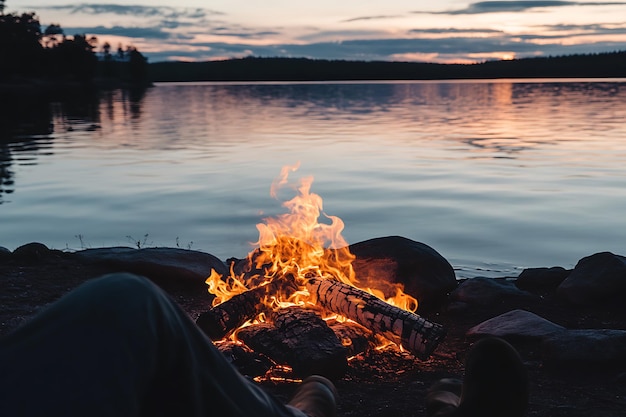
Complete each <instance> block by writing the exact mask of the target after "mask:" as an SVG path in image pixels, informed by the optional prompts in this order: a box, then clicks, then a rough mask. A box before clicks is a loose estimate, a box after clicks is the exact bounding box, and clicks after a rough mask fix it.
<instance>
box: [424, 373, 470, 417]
mask: <svg viewBox="0 0 626 417" xmlns="http://www.w3.org/2000/svg"><path fill="white" fill-rule="evenodd" d="M462 388H463V381H461V380H460V379H455V378H444V379H441V380H439V381H437V382H435V383H434V384H433V385H432V386H431V387H430V389H429V390H428V394H427V395H426V415H427V416H428V417H443V416H450V415H452V413H453V412H454V411H455V410H456V409H457V408H458V407H459V404H460V402H461V391H462Z"/></svg>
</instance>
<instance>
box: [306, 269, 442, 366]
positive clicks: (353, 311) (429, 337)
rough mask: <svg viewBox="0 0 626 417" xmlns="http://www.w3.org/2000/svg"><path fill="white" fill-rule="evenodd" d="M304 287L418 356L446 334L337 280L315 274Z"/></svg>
mask: <svg viewBox="0 0 626 417" xmlns="http://www.w3.org/2000/svg"><path fill="white" fill-rule="evenodd" d="M306 287H307V290H308V291H309V293H310V294H311V297H312V299H313V302H314V303H316V304H317V305H319V306H321V307H323V308H325V309H327V310H329V311H332V312H334V313H337V314H341V315H343V316H344V317H347V318H349V319H351V320H354V321H355V322H357V323H359V324H361V325H362V326H365V327H366V328H368V329H370V330H372V331H373V332H374V333H377V334H380V335H382V336H384V337H385V338H387V339H389V340H391V341H393V342H395V343H398V344H401V345H402V346H403V347H404V348H405V349H407V350H409V351H410V352H411V353H413V354H414V355H415V356H417V357H418V358H419V359H422V360H425V359H428V357H429V356H430V355H431V353H432V352H433V351H434V350H435V348H436V347H437V345H438V344H439V342H440V341H441V339H443V337H444V336H445V330H444V328H443V327H442V326H441V325H439V324H436V323H433V322H430V321H428V320H426V319H424V318H422V317H420V316H419V315H417V314H415V313H411V312H410V311H406V310H403V309H401V308H398V307H395V306H393V305H391V304H389V303H387V302H385V301H383V300H381V299H380V298H377V297H375V296H373V295H372V294H370V293H367V292H365V291H363V290H360V289H358V288H356V287H353V286H351V285H348V284H344V283H342V282H340V281H337V280H334V279H321V278H317V277H314V278H310V279H309V281H308V282H307V284H306Z"/></svg>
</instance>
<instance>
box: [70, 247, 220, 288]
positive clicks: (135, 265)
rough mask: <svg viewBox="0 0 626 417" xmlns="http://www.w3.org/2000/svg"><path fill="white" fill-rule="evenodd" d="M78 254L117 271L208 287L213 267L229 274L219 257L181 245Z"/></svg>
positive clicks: (119, 248) (76, 254) (120, 248)
mask: <svg viewBox="0 0 626 417" xmlns="http://www.w3.org/2000/svg"><path fill="white" fill-rule="evenodd" d="M75 256H77V257H79V258H80V259H82V260H84V261H90V262H95V263H98V264H103V265H106V266H107V267H109V268H111V270H113V271H126V272H132V273H135V274H139V275H143V276H145V277H147V278H150V279H152V280H158V281H176V280H178V281H180V280H182V281H183V282H185V281H186V282H188V283H194V284H198V285H202V286H204V285H205V281H206V279H207V278H208V277H209V275H210V274H211V270H212V269H215V271H216V272H218V273H219V274H221V275H226V274H228V268H227V267H226V264H224V263H223V262H222V261H220V260H219V259H218V258H216V257H215V256H213V255H210V254H208V253H204V252H198V251H192V250H185V249H178V248H145V249H133V248H128V247H112V248H99V249H85V250H82V251H79V252H76V253H75Z"/></svg>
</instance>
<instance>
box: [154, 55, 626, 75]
mask: <svg viewBox="0 0 626 417" xmlns="http://www.w3.org/2000/svg"><path fill="white" fill-rule="evenodd" d="M622 77H626V51H623V52H613V53H603V54H589V55H568V56H560V57H547V58H525V59H514V60H507V61H486V62H483V63H480V64H434V63H421V62H388V61H344V60H323V59H308V58H259V57H248V58H241V59H229V60H223V61H208V62H157V63H152V64H148V79H150V80H151V81H153V82H167V81H176V82H185V81H359V80H361V81H363V80H369V81H382V80H389V81H392V80H444V79H451V80H455V79H461V80H462V79H501V78H529V79H533V78H622Z"/></svg>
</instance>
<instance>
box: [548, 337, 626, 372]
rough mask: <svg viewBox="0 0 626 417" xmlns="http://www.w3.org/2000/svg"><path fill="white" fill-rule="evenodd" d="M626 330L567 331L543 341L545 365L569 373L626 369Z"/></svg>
mask: <svg viewBox="0 0 626 417" xmlns="http://www.w3.org/2000/svg"><path fill="white" fill-rule="evenodd" d="M625 346H626V330H612V329H597V330H593V329H591V330H567V331H564V332H559V333H554V334H552V335H550V336H548V337H546V338H545V339H544V340H543V342H542V344H541V353H542V358H543V361H544V364H545V365H546V366H549V367H551V368H553V369H556V370H559V371H566V372H574V373H575V372H577V371H578V370H584V371H589V370H597V371H602V370H614V371H617V370H623V369H626V349H624V347H625Z"/></svg>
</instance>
